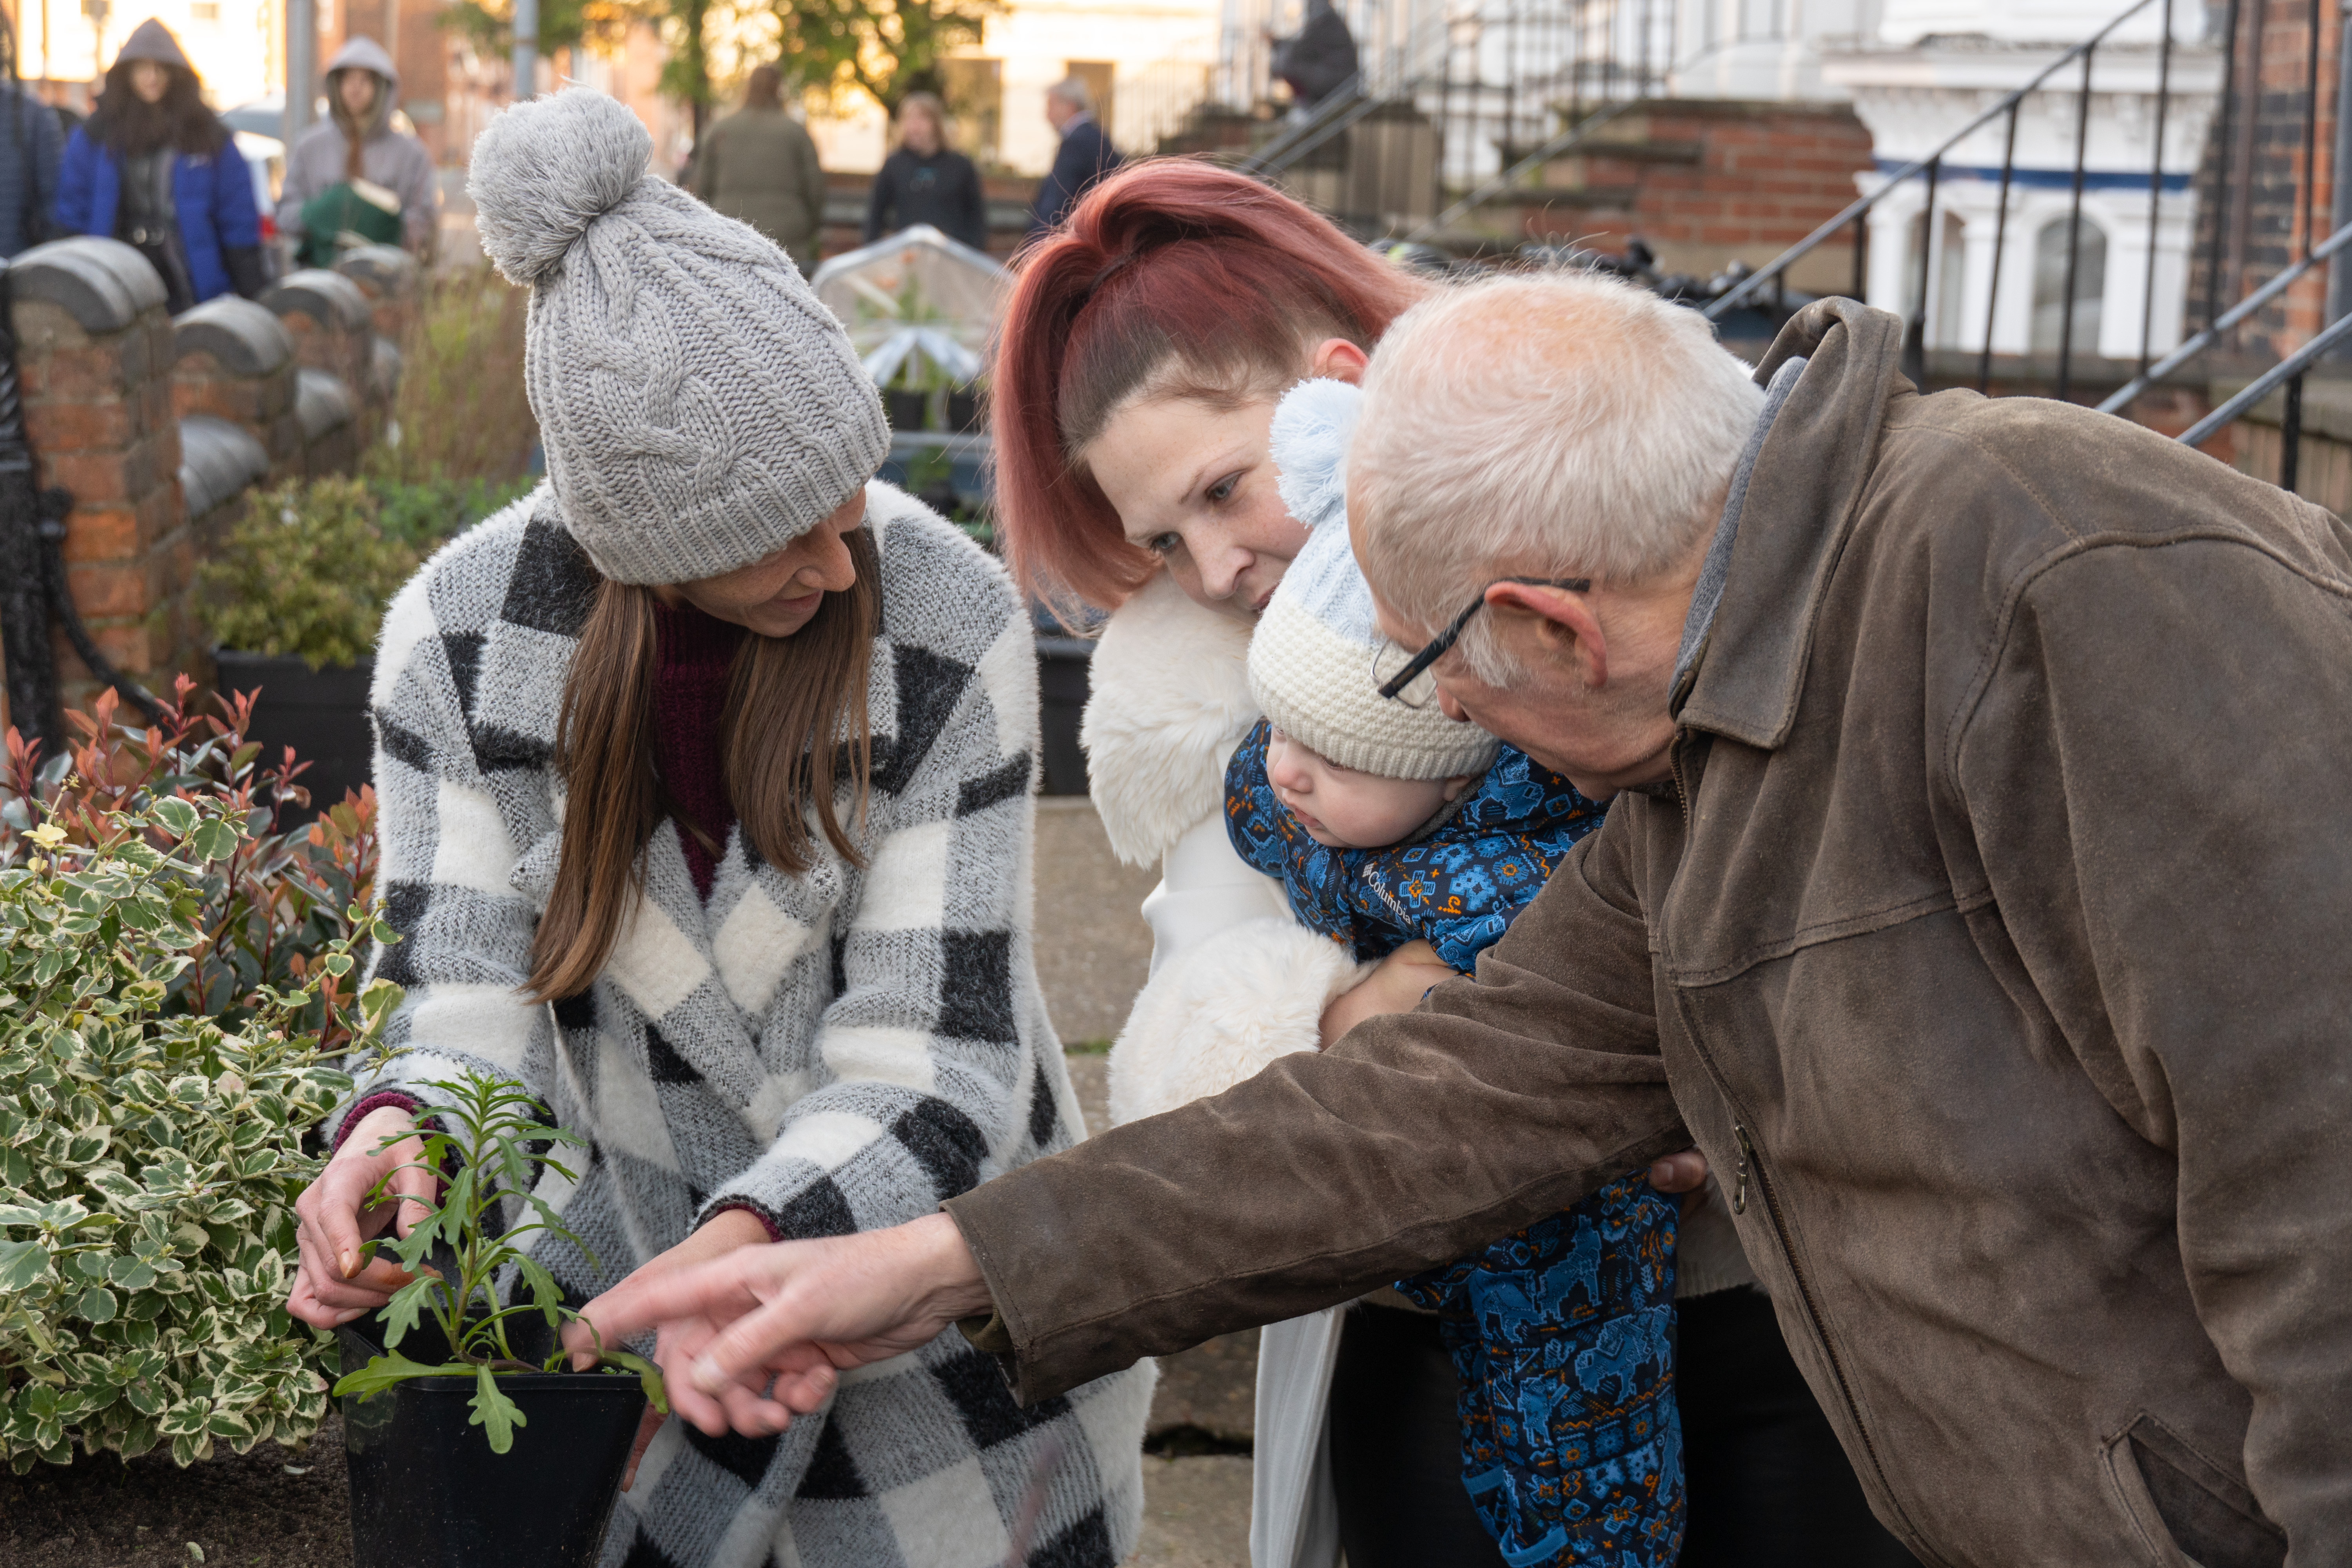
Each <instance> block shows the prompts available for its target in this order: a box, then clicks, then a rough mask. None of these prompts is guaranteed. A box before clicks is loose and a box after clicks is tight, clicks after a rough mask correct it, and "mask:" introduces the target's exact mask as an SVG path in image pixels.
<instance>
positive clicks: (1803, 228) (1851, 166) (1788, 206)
mask: <svg viewBox="0 0 2352 1568" xmlns="http://www.w3.org/2000/svg"><path fill="white" fill-rule="evenodd" d="M1599 134H1600V138H1601V139H1600V140H1599V141H1597V142H1589V143H1587V144H1586V145H1585V146H1584V147H1582V148H1580V150H1578V151H1577V152H1576V153H1572V154H1570V156H1567V157H1564V158H1560V159H1558V160H1555V161H1554V162H1553V163H1551V164H1550V165H1549V167H1548V168H1547V169H1546V171H1545V175H1544V182H1543V184H1542V185H1541V186H1540V187H1538V188H1536V189H1533V190H1530V191H1528V192H1526V193H1523V194H1521V195H1518V196H1517V200H1516V203H1515V205H1514V207H1511V208H1506V207H1503V206H1501V205H1499V204H1498V205H1497V214H1498V215H1499V214H1502V213H1514V214H1515V216H1517V232H1516V234H1514V235H1512V236H1510V237H1512V238H1524V239H1541V240H1553V241H1569V240H1572V241H1574V242H1576V243H1578V244H1580V245H1582V246H1585V247H1588V248H1590V249H1594V250H1601V251H1610V252H1622V251H1623V249H1624V247H1625V243H1626V241H1627V240H1628V239H1630V238H1631V237H1633V236H1635V235H1639V236H1640V237H1642V238H1643V240H1645V241H1647V242H1648V244H1649V245H1650V247H1651V248H1652V249H1653V250H1654V251H1655V252H1656V253H1657V257H1658V262H1659V267H1660V268H1661V270H1664V271H1666V272H1687V273H1692V274H1696V275H1698V276H1701V277H1705V276H1706V275H1709V274H1711V273H1714V272H1717V271H1720V270H1721V269H1722V268H1724V266H1725V265H1727V263H1729V262H1731V261H1734V260H1742V261H1746V262H1747V263H1748V265H1750V266H1751V267H1759V266H1761V265H1763V264H1764V263H1765V262H1767V261H1769V260H1770V259H1771V258H1774V257H1775V256H1778V255H1779V254H1780V252H1781V251H1783V250H1785V249H1787V248H1788V247H1790V246H1791V245H1794V244H1795V243H1796V242H1797V241H1799V240H1801V239H1802V238H1804V237H1805V236H1806V235H1808V234H1810V233H1811V232H1812V231H1813V229H1814V228H1815V227H1816V226H1819V225H1820V224H1822V222H1823V221H1825V220H1827V219H1828V218H1830V217H1832V216H1835V215H1836V213H1837V212H1838V210H1839V209H1840V208H1842V207H1843V206H1844V205H1846V204H1847V203H1849V202H1851V201H1853V199H1854V195H1855V188H1854V175H1855V174H1858V173H1860V172H1862V171H1864V170H1865V169H1868V168H1869V167H1871V143H1870V132H1868V131H1867V130H1866V129H1865V128H1864V126H1863V123H1862V121H1859V120H1857V119H1856V118H1854V115H1853V110H1851V109H1849V108H1847V107H1846V106H1844V105H1843V104H1813V103H1750V102H1741V101H1738V100H1704V99H1690V100H1672V101H1669V102H1665V103H1662V104H1658V105H1656V106H1654V107H1652V108H1648V109H1641V110H1633V111H1632V112H1629V113H1627V114H1624V115H1622V116H1620V117H1619V118H1618V119H1617V120H1615V121H1612V122H1611V123H1610V124H1608V125H1607V126H1605V127H1603V128H1602V129H1601V132H1600V133H1599ZM1852 279H1853V248H1852V246H1851V244H1850V243H1849V241H1848V240H1847V238H1846V237H1845V236H1843V234H1841V235H1840V236H1838V237H1835V238H1833V239H1832V240H1830V241H1828V242H1826V243H1824V244H1823V245H1822V246H1820V247H1817V248H1816V249H1815V250H1814V251H1813V252H1812V253H1811V255H1809V256H1807V257H1806V258H1804V260H1802V261H1801V262H1799V263H1798V264H1797V266H1796V268H1794V269H1793V271H1792V272H1791V274H1790V285H1791V286H1792V287H1794V288H1798V289H1808V290H1811V291H1815V292H1819V291H1822V290H1827V289H1835V290H1838V291H1844V290H1845V289H1848V288H1849V287H1850V286H1851V283H1852Z"/></svg>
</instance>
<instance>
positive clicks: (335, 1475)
mask: <svg viewBox="0 0 2352 1568" xmlns="http://www.w3.org/2000/svg"><path fill="white" fill-rule="evenodd" d="M297 1472H299V1473H297ZM189 1542H194V1543H195V1544H196V1545H197V1546H198V1547H199V1548H200V1549H201V1550H202V1551H203V1552H204V1556H203V1559H202V1561H203V1562H204V1563H205V1565H206V1568H222V1565H224V1564H230V1565H234V1568H350V1563H351V1561H352V1545H351V1505H350V1500H349V1498H348V1496H347V1495H346V1493H345V1491H344V1488H343V1428H342V1421H341V1417H340V1416H335V1415H330V1416H329V1417H328V1418H327V1424H326V1425H325V1426H322V1427H320V1429H319V1434H318V1436H315V1437H313V1438H311V1439H310V1443H309V1444H308V1445H306V1446H305V1447H303V1448H302V1450H301V1451H299V1452H297V1451H295V1450H293V1449H289V1448H281V1447H278V1445H277V1444H275V1443H261V1444H257V1445H256V1446H255V1447H254V1448H253V1450H252V1451H251V1452H250V1453H247V1454H244V1455H236V1454H231V1453H229V1452H228V1451H227V1450H226V1449H225V1448H224V1449H221V1450H219V1451H218V1452H217V1453H216V1454H215V1457H214V1458H210V1459H206V1460H205V1461H203V1462H201V1463H199V1464H195V1465H191V1466H189V1467H188V1468H186V1469H181V1468H178V1467H177V1466H175V1465H173V1463H172V1460H171V1458H170V1456H169V1455H168V1454H163V1453H154V1454H146V1455H142V1456H141V1457H140V1458H136V1459H133V1460H131V1462H130V1463H128V1464H125V1463H123V1462H122V1461H121V1460H120V1459H118V1458H115V1457H114V1456H113V1455H111V1454H101V1455H99V1456H98V1457H97V1458H89V1457H86V1456H83V1457H77V1458H75V1460H74V1462H73V1463H72V1464H70V1465H65V1466H58V1465H36V1466H34V1467H33V1469H32V1473H31V1474H29V1475H23V1476H13V1475H9V1474H7V1473H6V1472H5V1468H0V1563H5V1564H6V1565H7V1568H163V1565H164V1564H172V1565H173V1568H190V1565H191V1564H194V1563H196V1562H197V1561H198V1559H197V1557H196V1554H195V1553H194V1552H190V1551H189V1550H188V1544H189Z"/></svg>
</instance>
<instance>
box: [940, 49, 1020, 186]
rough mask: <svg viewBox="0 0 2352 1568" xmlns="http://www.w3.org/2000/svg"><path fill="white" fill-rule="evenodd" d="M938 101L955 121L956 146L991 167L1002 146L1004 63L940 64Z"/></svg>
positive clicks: (960, 61)
mask: <svg viewBox="0 0 2352 1568" xmlns="http://www.w3.org/2000/svg"><path fill="white" fill-rule="evenodd" d="M940 98H941V99H942V100H945V101H946V103H947V106H948V113H949V115H950V116H951V117H952V118H953V120H954V121H955V127H954V134H955V143H956V146H957V147H958V149H960V150H961V152H962V153H964V154H965V155H966V156H967V157H969V158H971V159H972V160H973V161H974V162H976V163H994V162H996V161H997V159H998V158H999V157H1000V156H1002V154H1003V146H1004V62H1003V60H975V59H950V60H941V61H940Z"/></svg>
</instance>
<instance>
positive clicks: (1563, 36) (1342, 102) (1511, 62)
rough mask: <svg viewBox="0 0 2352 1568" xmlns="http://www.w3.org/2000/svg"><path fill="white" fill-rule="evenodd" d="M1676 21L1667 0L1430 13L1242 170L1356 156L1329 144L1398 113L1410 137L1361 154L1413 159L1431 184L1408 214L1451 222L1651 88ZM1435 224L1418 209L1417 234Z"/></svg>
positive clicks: (1545, 0)
mask: <svg viewBox="0 0 2352 1568" xmlns="http://www.w3.org/2000/svg"><path fill="white" fill-rule="evenodd" d="M1675 25H1676V11H1675V0H1487V3H1486V4H1482V5H1471V6H1465V7H1463V8H1460V9H1457V10H1451V11H1448V10H1444V9H1441V10H1440V11H1439V12H1438V13H1437V14H1436V15H1433V16H1425V17H1423V18H1421V19H1420V21H1419V22H1418V24H1417V25H1415V26H1412V27H1410V28H1407V29H1401V30H1400V31H1399V32H1398V33H1397V35H1396V36H1395V37H1393V38H1392V39H1391V40H1390V41H1389V42H1387V43H1386V44H1385V45H1384V46H1383V47H1379V48H1375V49H1367V50H1366V51H1365V52H1364V53H1363V55H1362V57H1361V58H1362V64H1361V68H1360V69H1359V70H1358V71H1357V73H1356V74H1355V75H1354V76H1353V77H1351V78H1349V79H1348V80H1347V81H1346V82H1344V83H1343V84H1341V86H1339V88H1338V89H1335V90H1333V91H1332V92H1331V93H1329V94H1328V95H1327V96H1326V97H1325V98H1323V99H1322V100H1319V101H1318V102H1317V103H1316V104H1315V105H1314V106H1313V107H1312V108H1311V109H1309V110H1306V111H1304V112H1301V113H1296V114H1295V115H1294V117H1293V118H1292V119H1291V121H1289V122H1288V123H1286V124H1285V125H1283V126H1282V127H1281V129H1280V130H1279V131H1278V132H1276V134H1275V136H1274V137H1273V138H1272V139H1271V140H1270V141H1269V142H1266V143H1265V145H1264V146H1262V147H1260V148H1258V149H1257V150H1256V151H1255V153H1252V154H1251V155H1250V156H1249V157H1248V158H1246V159H1244V160H1243V162H1242V163H1241V165H1240V166H1241V167H1242V168H1243V169H1244V171H1245V172H1247V173H1250V174H1256V175H1258V176H1259V177H1261V178H1265V179H1277V178H1280V177H1282V176H1283V175H1285V174H1289V173H1291V172H1292V171H1294V170H1298V169H1302V168H1306V167H1311V166H1313V165H1314V164H1315V163H1317V162H1318V159H1319V160H1321V161H1328V160H1330V159H1331V158H1332V157H1333V156H1334V155H1335V154H1336V155H1339V156H1356V155H1359V154H1358V153H1357V149H1356V148H1355V147H1353V146H1351V145H1349V144H1348V143H1345V142H1340V139H1341V138H1343V137H1346V136H1348V134H1349V132H1351V131H1354V130H1355V129H1357V128H1358V127H1360V126H1361V125H1363V124H1364V123H1365V122H1366V121H1370V120H1372V119H1373V118H1374V117H1375V116H1381V117H1385V118H1388V119H1391V120H1395V119H1400V118H1409V119H1410V120H1411V121H1412V123H1413V125H1414V126H1415V128H1416V130H1417V131H1418V132H1420V133H1421V139H1420V140H1419V141H1418V142H1408V141H1405V140H1402V139H1398V140H1396V141H1394V142H1391V144H1390V146H1389V147H1388V148H1387V149H1385V150H1384V151H1372V150H1368V151H1367V153H1366V154H1365V155H1370V156H1383V155H1385V156H1389V157H1400V156H1402V157H1410V158H1412V159H1415V160H1416V164H1415V169H1416V177H1423V176H1420V175H1419V170H1420V169H1422V168H1423V167H1425V169H1426V174H1425V178H1426V180H1427V182H1428V184H1427V188H1426V189H1424V190H1423V191H1421V192H1419V193H1418V194H1417V199H1416V201H1415V202H1414V204H1413V205H1412V211H1414V212H1415V213H1419V214H1427V213H1435V212H1438V211H1440V210H1441V209H1443V210H1444V211H1445V212H1447V213H1448V214H1449V216H1448V217H1447V219H1446V220H1445V221H1447V222H1450V221H1452V218H1453V217H1454V216H1460V215H1461V214H1462V213H1464V212H1466V211H1468V210H1470V208H1472V207H1474V206H1475V205H1479V204H1480V203H1481V202H1484V201H1486V200H1487V199H1490V198H1491V197H1492V196H1493V195H1497V194H1500V193H1501V192H1502V191H1503V190H1505V189H1507V187H1508V186H1509V185H1511V184H1516V183H1517V180H1518V178H1519V177H1520V176H1521V175H1523V174H1526V173H1527V172H1528V171H1529V170H1531V169H1534V168H1537V167H1539V166H1540V165H1541V164H1542V163H1544V162H1545V161H1547V160H1548V159H1549V158H1554V157H1558V156H1559V155H1560V153H1562V152H1563V151H1565V150H1567V149H1569V148H1571V147H1572V146H1574V145H1575V143H1576V142H1577V141H1578V140H1580V136H1581V135H1585V134H1590V132H1591V129H1593V128H1596V127H1597V125H1598V124H1599V123H1600V121H1596V120H1594V118H1593V117H1594V115H1595V114H1596V113H1598V112H1600V111H1602V110H1614V109H1617V108H1621V107H1622V106H1623V105H1626V104H1629V103H1632V102H1635V101H1640V100H1648V99H1653V98H1655V97H1656V96H1658V95H1659V94H1660V93H1661V92H1662V91H1663V90H1664V87H1665V83H1666V81H1667V79H1668V76H1669V74H1670V72H1671V71H1672V69H1673V68H1674V59H1673V47H1674V36H1675ZM1335 142H1340V145H1339V146H1338V147H1335V146H1334V143H1335ZM1531 149H1532V151H1530V150H1531ZM1465 192H1466V193H1469V195H1466V196H1465V195H1463V193H1465ZM1432 227H1433V225H1432V224H1431V223H1429V222H1428V221H1427V220H1426V219H1425V218H1424V219H1422V220H1420V221H1419V222H1418V224H1417V226H1415V227H1414V232H1415V233H1416V234H1420V233H1425V232H1428V231H1429V230H1430V229H1431V228H1432Z"/></svg>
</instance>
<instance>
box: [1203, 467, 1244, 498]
mask: <svg viewBox="0 0 2352 1568" xmlns="http://www.w3.org/2000/svg"><path fill="white" fill-rule="evenodd" d="M1241 482H1242V477H1241V475H1240V474H1239V473H1238V472H1235V473H1230V474H1227V475H1226V476H1225V477H1224V478H1223V479H1218V480H1217V481H1215V482H1214V483H1213V484H1212V485H1210V486H1209V488H1208V489H1206V490H1204V491H1202V494H1203V495H1205V496H1207V497H1208V498H1209V504H1210V505H1211V506H1223V505H1224V504H1225V503H1226V502H1227V501H1229V500H1233V499H1234V489H1236V488H1238V487H1239V486H1240V484H1241Z"/></svg>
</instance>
